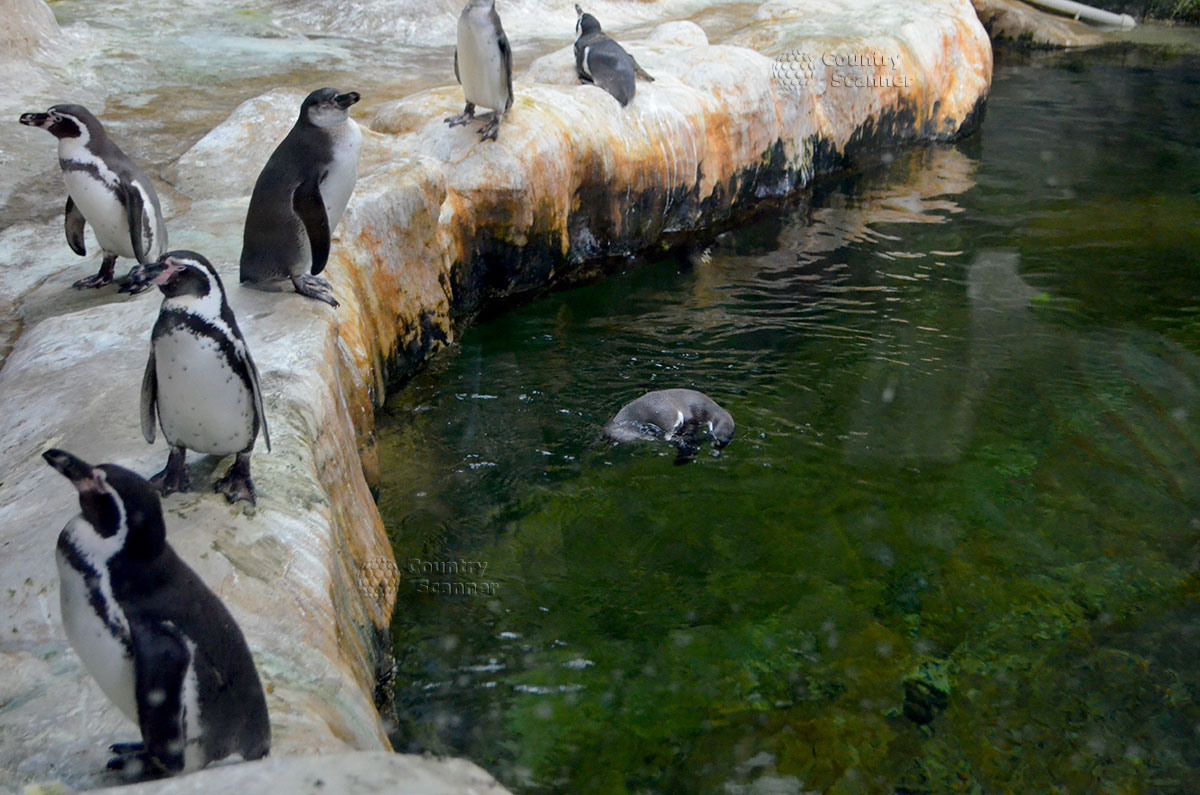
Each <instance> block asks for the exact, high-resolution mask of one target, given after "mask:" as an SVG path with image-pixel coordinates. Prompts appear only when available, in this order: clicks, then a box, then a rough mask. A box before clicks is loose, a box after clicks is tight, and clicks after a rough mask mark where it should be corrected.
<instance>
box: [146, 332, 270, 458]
mask: <svg viewBox="0 0 1200 795" xmlns="http://www.w3.org/2000/svg"><path fill="white" fill-rule="evenodd" d="M154 363H155V380H156V382H157V385H158V418H159V422H160V423H161V425H162V430H163V435H164V436H166V438H167V441H168V442H170V443H171V444H172V445H178V446H182V447H186V448H187V449H189V450H194V451H196V452H198V453H208V454H212V455H228V454H230V453H237V452H241V451H243V450H245V449H247V448H249V447H250V445H251V443H252V442H253V441H254V396H253V394H252V393H251V391H250V388H249V385H248V384H247V383H246V382H245V381H244V380H243V379H242V377H241V375H240V374H239V373H238V372H237V371H236V370H235V369H234V363H233V362H231V361H230V360H229V358H228V357H227V356H226V354H225V352H224V351H223V350H222V348H221V346H220V345H219V344H218V343H217V341H216V340H215V339H213V338H211V337H208V336H206V335H203V334H196V333H192V332H191V331H188V330H185V329H174V330H171V331H168V332H166V333H165V334H162V335H161V336H159V337H158V338H156V339H155V340H154Z"/></svg>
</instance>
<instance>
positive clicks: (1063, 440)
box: [380, 50, 1200, 793]
mask: <svg viewBox="0 0 1200 795" xmlns="http://www.w3.org/2000/svg"><path fill="white" fill-rule="evenodd" d="M1198 130H1200V59H1196V58H1194V57H1189V58H1169V57H1159V56H1155V55H1152V54H1150V53H1148V52H1146V51H1138V50H1120V51H1110V52H1107V53H1090V54H1074V55H1055V56H1037V57H1032V58H1026V59H1023V60H1021V61H1020V62H1015V61H1007V62H1006V61H1004V60H1003V59H1001V60H1000V61H999V62H998V63H997V68H996V76H995V82H994V86H993V94H992V99H991V103H990V107H989V110H988V116H987V119H986V122H985V125H984V129H983V132H982V133H981V135H979V136H977V137H975V138H973V139H972V140H969V141H966V142H963V143H961V144H959V145H958V146H956V147H937V148H929V149H922V150H917V151H911V152H906V153H900V154H898V155H896V157H895V158H894V159H892V160H891V161H890V162H888V163H886V164H884V165H882V166H880V167H878V168H875V169H872V170H870V171H868V172H866V173H863V174H859V175H855V176H853V177H847V178H845V179H842V180H840V181H836V182H829V183H825V184H823V185H821V186H819V188H818V189H817V190H816V191H815V192H814V194H813V195H812V196H811V197H810V198H809V199H807V200H804V201H798V202H797V203H796V205H795V206H794V207H792V208H790V209H788V210H786V211H783V212H780V213H775V214H773V215H771V216H769V217H764V218H760V219H759V220H758V221H757V222H755V223H753V224H751V225H747V226H746V227H745V228H742V229H739V230H738V231H736V232H735V233H731V234H726V235H723V236H722V237H720V238H719V239H717V240H716V241H714V242H713V244H712V246H711V250H710V251H709V252H708V253H707V255H704V256H694V257H691V258H690V260H689V262H687V263H684V262H682V261H680V260H677V259H667V260H664V261H659V262H651V263H645V264H642V265H640V266H638V267H631V268H630V269H629V270H628V272H626V273H622V274H619V275H616V276H614V277H612V278H610V279H608V280H607V281H605V282H603V283H600V284H596V285H592V286H588V287H584V288H580V289H576V290H572V291H570V292H565V293H559V294H555V295H552V296H549V297H546V298H543V299H541V300H539V301H537V302H536V303H533V304H531V305H528V306H525V307H523V308H520V309H516V310H514V311H511V312H509V313H507V314H505V315H503V316H502V317H500V318H498V319H495V320H492V321H490V322H487V323H484V324H481V325H478V326H476V327H475V328H473V329H471V330H470V331H468V332H467V333H466V334H465V335H464V336H463V338H462V339H461V341H460V342H459V344H457V345H456V346H454V347H453V348H452V349H451V350H449V351H447V352H445V353H443V354H442V355H440V356H439V357H438V358H437V360H436V361H435V362H434V363H433V364H432V365H431V366H430V367H429V369H428V370H427V371H425V372H424V373H423V374H421V375H419V376H418V377H417V378H415V379H414V380H413V381H412V382H411V383H410V384H408V385H407V386H406V387H405V388H404V389H403V390H402V391H400V392H399V393H398V394H396V395H395V396H393V398H392V399H391V400H390V401H389V403H388V405H387V407H386V410H385V412H384V414H385V417H384V421H383V424H382V426H381V428H380V436H381V442H382V448H383V464H384V466H383V470H384V473H385V475H384V478H385V480H384V483H383V484H382V487H381V491H380V504H381V508H382V509H383V512H384V517H385V520H386V521H387V523H388V527H389V530H390V532H391V534H392V537H393V539H394V543H395V548H396V552H397V558H398V561H399V562H400V565H401V569H402V570H403V571H404V572H405V573H404V577H405V579H404V580H403V581H402V582H401V586H400V598H399V603H398V606H397V610H396V616H395V621H394V625H393V629H394V635H395V643H396V652H397V657H398V664H399V670H398V676H397V679H396V696H397V706H398V710H399V714H400V724H399V729H398V730H397V732H396V734H395V736H394V740H395V743H396V745H397V747H398V748H399V749H402V750H410V751H412V750H423V751H432V752H435V753H445V754H456V755H465V756H468V757H470V758H472V759H473V760H475V761H476V762H478V763H479V764H481V765H482V766H484V767H485V768H487V769H488V770H490V771H491V772H493V773H494V774H495V775H496V776H498V777H499V778H500V780H501V781H502V782H504V783H505V784H506V785H507V786H509V787H510V788H512V789H513V790H515V791H518V792H573V793H574V792H615V793H619V792H663V793H676V792H679V793H683V792H718V793H800V792H809V791H819V792H846V793H850V792H988V793H992V792H1021V793H1026V792H1050V791H1061V792H1114V793H1116V792H1121V793H1124V792H1195V791H1200V574H1198V572H1200V405H1198V400H1197V398H1198V396H1200V358H1197V356H1198V354H1200V133H1198V132H1197V131H1198ZM668 386H686V387H692V388H696V389H700V390H702V391H705V392H707V393H708V394H709V395H711V396H712V397H713V398H714V399H716V400H717V401H718V402H719V403H721V404H722V405H723V406H725V407H726V408H727V409H729V411H731V412H732V414H733V416H734V418H735V419H736V421H737V423H738V427H737V435H736V436H735V438H734V441H733V443H732V444H731V445H730V446H729V447H728V448H727V449H726V451H725V453H724V454H723V455H722V456H721V457H719V458H715V457H712V456H710V455H707V454H702V455H701V456H699V457H698V458H697V460H696V461H695V462H694V463H692V464H690V465H686V466H676V465H674V463H673V458H674V456H673V454H672V451H670V450H665V449H661V448H657V447H654V446H650V445H645V446H640V447H629V448H617V449H614V448H608V447H604V446H600V447H596V446H593V443H594V442H595V440H596V437H597V434H598V432H599V429H600V426H601V425H602V424H603V422H604V421H605V420H606V419H608V418H609V417H610V416H611V415H612V414H613V413H615V412H616V410H617V409H618V408H619V407H620V406H621V405H622V404H623V403H624V402H626V401H628V400H630V399H632V398H633V397H636V396H637V395H639V394H641V393H642V392H643V391H645V390H648V389H654V388H664V387H668ZM451 562H453V563H454V565H455V566H457V567H458V569H459V570H458V571H457V572H454V571H450V572H446V571H440V572H436V573H425V574H422V573H421V570H422V568H423V567H424V568H426V569H428V568H430V567H431V566H430V564H432V565H433V566H435V567H438V568H442V569H444V568H446V566H447V564H449V563H451ZM444 591H449V593H445V592H444ZM464 591H468V593H464ZM470 591H473V593H469V592H470Z"/></svg>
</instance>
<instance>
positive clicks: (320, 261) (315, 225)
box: [292, 176, 330, 276]
mask: <svg viewBox="0 0 1200 795" xmlns="http://www.w3.org/2000/svg"><path fill="white" fill-rule="evenodd" d="M292 209H293V210H295V211H296V215H297V216H298V217H299V218H300V220H301V221H302V222H303V223H304V231H305V232H307V233H308V246H309V249H310V250H311V251H312V271H311V273H312V275H313V276H316V275H317V274H318V273H320V272H321V271H323V270H325V263H326V262H328V261H329V238H330V229H329V215H328V214H327V213H326V212H325V201H324V199H322V198H321V186H320V181H319V180H318V179H317V177H315V176H314V177H312V178H310V179H306V180H305V181H304V182H301V183H300V185H299V186H298V187H297V188H296V191H295V192H294V193H293V194H292Z"/></svg>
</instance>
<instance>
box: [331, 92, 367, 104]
mask: <svg viewBox="0 0 1200 795" xmlns="http://www.w3.org/2000/svg"><path fill="white" fill-rule="evenodd" d="M360 99H362V97H360V96H359V95H358V92H357V91H347V92H346V93H345V94H338V95H337V96H336V97H334V98H333V101H334V102H336V103H337V105H338V107H339V108H348V107H350V106H351V105H353V104H354V103H355V102H358V101H359V100H360Z"/></svg>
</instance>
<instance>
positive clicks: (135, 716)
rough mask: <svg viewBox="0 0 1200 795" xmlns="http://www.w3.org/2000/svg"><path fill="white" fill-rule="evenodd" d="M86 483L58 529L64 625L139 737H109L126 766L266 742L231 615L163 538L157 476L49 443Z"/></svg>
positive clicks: (52, 460) (147, 771)
mask: <svg viewBox="0 0 1200 795" xmlns="http://www.w3.org/2000/svg"><path fill="white" fill-rule="evenodd" d="M42 457H43V458H45V459H46V462H47V463H49V464H50V466H52V467H54V468H55V469H56V470H58V472H59V473H61V474H62V475H63V476H65V477H66V478H67V479H68V480H70V481H71V483H73V484H74V485H75V488H76V489H78V490H79V507H80V509H81V511H82V512H81V513H80V514H79V515H78V516H76V517H75V518H74V519H72V520H71V521H70V522H68V523H67V526H66V527H64V528H63V531H62V533H61V534H59V536H58V553H57V556H56V557H57V559H58V576H59V599H60V601H61V605H62V621H63V629H65V630H66V633H67V639H68V640H69V641H70V642H71V646H72V647H73V648H74V649H75V652H76V653H77V654H78V655H79V657H80V659H81V660H82V661H83V665H84V667H85V668H86V669H87V671H88V673H89V674H91V675H92V677H93V678H94V679H95V680H96V682H97V684H99V685H100V689H101V690H103V691H104V695H106V696H108V698H109V700H111V701H112V702H113V703H114V704H115V705H116V706H117V707H118V708H119V709H120V710H121V712H123V713H124V714H125V717H127V718H129V719H130V720H131V721H133V722H134V723H136V724H137V725H138V728H139V729H141V733H142V741H141V742H133V743H117V744H115V745H113V746H111V749H112V751H113V752H114V754H115V756H114V757H113V758H112V759H111V760H110V761H109V763H108V767H109V769H110V770H117V771H120V772H122V773H123V774H125V775H126V776H128V777H131V778H143V777H157V776H161V775H170V774H172V773H179V772H183V771H189V772H190V771H193V770H197V769H199V768H201V767H204V766H205V765H207V764H208V763H209V762H213V761H216V760H218V759H225V758H226V757H229V756H232V755H234V754H240V755H241V757H242V759H244V760H251V759H260V758H262V757H264V756H266V755H267V752H268V751H269V750H270V747H271V726H270V723H269V722H268V720H267V701H266V697H265V695H264V694H263V688H262V683H261V682H260V681H259V678H258V672H257V671H256V670H255V669H254V660H253V659H252V658H251V656H250V650H249V649H248V648H247V647H246V639H245V637H244V636H243V635H242V631H241V629H239V628H238V625H237V623H236V622H234V620H233V616H231V615H230V614H229V611H228V610H227V609H226V608H225V605H224V604H222V603H221V600H220V599H218V598H217V596H216V594H214V593H213V592H212V591H210V590H209V589H208V587H207V586H206V585H205V584H204V582H203V581H202V580H201V579H200V578H199V577H198V576H197V575H196V573H195V572H194V571H192V569H191V568H190V567H189V566H188V565H187V564H186V563H184V562H183V561H182V560H180V559H179V556H178V555H176V554H175V551H174V550H173V549H171V545H170V544H168V543H167V538H166V526H165V525H164V523H163V513H162V505H161V504H160V503H159V500H158V495H157V494H155V493H154V489H153V488H151V486H150V484H149V483H147V482H146V481H145V480H144V479H142V478H141V477H139V476H138V475H136V474H134V473H133V472H130V471H129V470H128V469H124V468H123V467H119V466H115V465H113V464H100V465H99V466H92V465H91V464H88V463H87V462H85V461H82V460H80V459H79V458H76V457H75V456H73V455H71V454H70V453H67V452H64V451H62V450H47V451H46V452H45V453H43V454H42Z"/></svg>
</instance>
